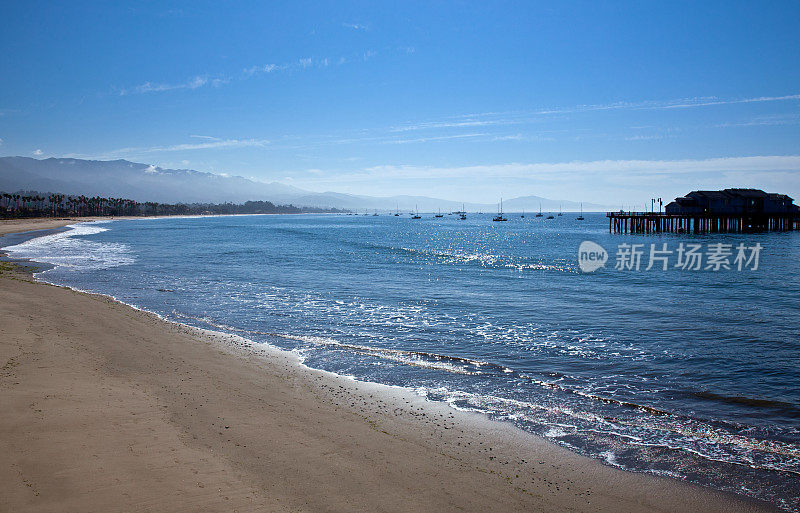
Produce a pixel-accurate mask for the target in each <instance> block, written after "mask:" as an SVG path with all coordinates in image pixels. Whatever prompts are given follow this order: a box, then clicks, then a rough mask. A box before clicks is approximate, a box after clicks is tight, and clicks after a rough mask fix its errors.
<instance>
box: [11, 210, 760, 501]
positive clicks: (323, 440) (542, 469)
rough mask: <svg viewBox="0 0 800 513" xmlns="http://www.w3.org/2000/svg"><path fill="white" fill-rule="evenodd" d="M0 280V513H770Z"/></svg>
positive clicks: (404, 396) (147, 317)
mask: <svg viewBox="0 0 800 513" xmlns="http://www.w3.org/2000/svg"><path fill="white" fill-rule="evenodd" d="M73 222H75V221H74V220H24V221H10V222H8V221H3V222H0V235H2V234H5V233H12V232H21V231H28V230H34V229H51V228H56V227H59V226H64V225H66V224H70V223H73ZM0 271H1V272H0V366H1V367H2V369H1V370H0V390H1V391H0V407H2V411H3V412H4V415H2V417H0V454H3V455H4V456H3V461H4V464H3V465H1V466H0V483H2V484H0V511H14V512H19V511H31V512H33V511H36V512H39V511H48V512H56V511H103V512H110V511H153V512H171V511H175V512H177V511H343V512H344V511H504V512H505V511H547V512H554V511H555V512H557V511H586V512H590V511H591V512H596V511H607V512H621V511H626V512H627V511H630V512H651V511H664V512H675V511H698V512H699V511H703V512H716V511H719V512H723V511H725V512H731V511H742V512H744V511H772V509H770V508H768V507H766V506H762V505H760V504H756V503H754V502H751V501H746V500H744V499H740V498H738V497H735V496H732V495H728V494H724V493H720V492H715V491H712V490H707V489H704V488H700V487H696V486H692V485H688V484H685V483H682V482H678V481H675V480H672V479H668V478H661V477H655V476H650V475H642V474H634V473H629V472H623V471H620V470H617V469H614V468H611V467H609V466H606V465H602V464H601V463H599V462H597V461H595V460H592V459H589V458H585V457H582V456H580V455H577V454H574V453H571V452H569V451H567V450H566V449H563V448H560V447H557V446H554V445H552V444H550V443H548V442H547V441H545V440H543V439H540V438H537V437H535V436H533V435H529V434H527V433H524V432H522V431H520V430H518V429H516V428H514V427H513V426H510V425H507V424H503V423H498V422H492V421H489V420H487V419H485V418H483V417H481V416H478V415H476V414H470V413H465V412H459V411H455V410H453V409H452V408H450V407H448V406H446V405H444V404H439V403H432V402H429V401H426V400H424V399H422V398H420V397H418V396H416V395H415V394H413V393H412V392H409V391H406V390H402V389H394V388H389V387H385V386H381V385H372V384H364V383H358V382H355V381H352V380H349V379H346V378H342V377H338V376H334V375H331V374H328V373H325V372H321V371H315V370H310V369H308V368H306V367H303V366H302V365H300V364H299V363H298V361H297V359H296V358H295V357H294V356H293V355H292V354H290V353H285V352H279V351H274V350H265V349H259V348H254V347H253V346H250V345H249V344H247V343H246V341H244V340H243V339H238V338H236V337H231V336H224V335H219V334H214V333H212V332H205V331H201V330H197V329H194V328H188V327H185V326H182V325H178V324H174V323H169V322H166V321H163V320H161V319H160V318H158V317H157V316H155V315H152V314H149V313H147V312H142V311H139V310H136V309H133V308H131V307H128V306H125V305H123V304H120V303H117V302H115V301H113V300H110V299H108V298H106V297H102V296H97V295H90V294H84V293H78V292H75V291H72V290H70V289H66V288H62V287H56V286H51V285H47V284H43V283H38V282H35V281H34V280H33V279H32V277H30V276H29V275H27V274H25V273H23V272H22V271H21V270H19V269H17V268H15V267H14V266H13V265H11V264H8V263H2V262H0Z"/></svg>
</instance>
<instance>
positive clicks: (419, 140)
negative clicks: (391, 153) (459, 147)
mask: <svg viewBox="0 0 800 513" xmlns="http://www.w3.org/2000/svg"><path fill="white" fill-rule="evenodd" d="M486 135H488V134H458V135H441V136H438V137H420V138H417V139H390V140H387V141H384V142H385V143H386V144H412V143H426V142H433V141H446V140H450V139H470V138H473V137H484V136H486Z"/></svg>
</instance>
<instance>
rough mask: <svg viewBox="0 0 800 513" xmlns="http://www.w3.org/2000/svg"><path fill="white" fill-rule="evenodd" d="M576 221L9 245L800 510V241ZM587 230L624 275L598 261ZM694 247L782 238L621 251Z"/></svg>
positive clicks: (83, 231) (298, 225) (353, 370)
mask: <svg viewBox="0 0 800 513" xmlns="http://www.w3.org/2000/svg"><path fill="white" fill-rule="evenodd" d="M576 215H577V214H574V213H565V214H564V216H562V217H556V218H555V219H552V220H547V219H544V218H536V217H534V216H533V215H531V214H528V215H527V216H526V218H524V219H522V218H520V216H519V214H508V215H507V216H508V218H509V221H508V222H505V223H492V222H491V217H492V216H491V215H476V214H471V215H469V218H468V220H466V221H459V220H458V218H457V216H445V217H444V218H440V219H435V218H433V216H432V215H431V214H426V215H423V219H420V220H412V219H410V218H409V216H407V215H404V216H401V217H395V216H386V215H382V216H377V217H375V216H343V215H341V216H333V215H318V216H312V215H295V216H241V217H238V216H237V217H207V218H171V219H147V220H134V221H124V222H107V223H93V224H87V225H81V226H79V227H77V228H76V229H73V230H71V231H68V232H64V233H60V234H56V235H50V236H46V237H42V238H39V239H33V240H31V241H28V242H25V243H23V244H21V245H18V246H14V247H12V248H6V251H8V252H9V254H10V255H11V256H12V257H17V258H30V259H33V260H36V261H39V262H49V263H52V264H55V265H56V267H54V268H53V269H50V270H48V271H45V272H44V273H42V274H40V275H39V276H40V278H42V279H44V280H46V281H48V282H52V283H57V284H62V285H69V286H72V287H75V288H78V289H84V290H91V291H96V292H101V293H105V294H110V295H112V296H114V297H115V298H117V299H119V300H120V301H123V302H125V303H129V304H132V305H135V306H137V307H141V308H144V309H147V310H150V311H154V312H157V313H159V314H161V315H163V316H164V317H166V318H169V319H172V320H175V321H179V322H183V323H187V324H190V325H194V326H198V327H203V328H212V329H215V330H219V331H225V332H230V333H236V334H239V335H242V336H244V337H246V338H249V339H251V340H253V341H255V342H260V343H269V344H273V345H275V346H278V347H281V348H284V349H289V350H295V351H297V352H298V353H300V354H301V355H302V357H303V358H304V361H305V364H306V365H309V366H311V367H315V368H321V369H326V370H329V371H332V372H336V373H339V374H343V375H348V376H353V377H355V378H357V379H362V380H368V381H375V382H380V383H386V384H392V385H400V386H404V387H410V388H412V389H415V390H417V391H418V393H420V394H423V395H426V396H428V397H429V398H431V399H433V400H441V401H447V402H448V403H450V404H451V405H452V406H453V407H455V408H459V409H469V410H475V411H480V412H484V413H486V414H488V415H490V416H492V417H494V418H497V419H500V420H505V421H508V422H513V423H514V424H516V425H517V426H519V427H521V428H522V429H525V430H528V431H530V432H533V433H536V434H539V435H542V436H545V437H547V438H548V439H550V440H552V441H553V442H555V443H558V444H561V445H564V446H567V447H570V448H572V449H573V450H575V451H578V452H580V453H583V454H587V455H589V456H591V457H594V458H598V459H601V460H603V461H605V462H606V463H608V464H611V465H614V466H618V467H621V468H625V469H632V470H637V471H647V472H653V473H657V474H663V475H669V476H674V477H677V478H682V479H687V480H690V481H692V482H697V483H701V484H704V485H709V486H712V487H715V488H719V489H724V490H729V491H733V492H737V493H742V494H745V495H748V496H751V497H757V498H760V499H764V500H767V501H769V502H771V503H773V504H776V505H779V506H781V507H783V508H785V509H789V510H797V509H798V507H799V506H798V504H799V503H798V500H800V499H799V498H800V484H798V483H799V482H800V479H798V477H800V388H798V386H797V384H798V383H800V358H798V354H800V353H798V349H799V348H800V318H798V313H800V297H798V294H797V291H798V289H800V278H798V276H797V273H796V267H795V266H796V265H797V262H798V260H800V258H799V257H800V249H798V247H800V246H799V245H798V242H800V234H798V233H762V234H709V235H685V234H665V235H659V236H632V235H610V234H608V225H607V221H606V218H605V216H604V215H602V214H587V215H586V221H583V222H580V221H577V220H576V219H575V217H576ZM584 240H592V241H594V242H597V243H599V244H600V245H602V246H603V247H604V248H605V249H606V250H608V252H609V254H610V257H611V260H610V261H609V262H608V264H607V265H606V267H605V268H604V269H600V270H598V271H597V272H594V273H591V274H585V273H581V272H580V270H579V268H578V262H577V249H578V246H579V245H580V243H581V242H582V241H584ZM681 242H684V243H702V244H708V243H717V242H724V243H729V244H733V245H734V246H735V245H737V244H739V243H745V244H747V245H753V244H755V243H760V244H761V245H762V246H763V248H764V249H763V250H762V252H761V256H760V264H759V268H758V269H757V270H742V271H737V270H736V269H735V268H734V269H731V270H721V271H719V272H712V271H689V270H681V269H675V268H673V267H672V266H670V269H668V270H667V271H662V270H660V267H658V266H657V269H656V268H654V269H651V270H650V271H645V270H644V267H646V261H645V262H644V263H645V265H643V266H642V270H640V271H622V270H615V269H614V261H613V258H614V254H615V253H616V249H617V246H618V244H621V243H643V244H645V245H646V248H649V245H650V244H651V243H655V244H657V245H658V246H660V245H661V244H663V243H667V244H668V246H669V247H670V248H671V249H675V248H676V247H677V246H678V244H679V243H681ZM673 262H674V260H673Z"/></svg>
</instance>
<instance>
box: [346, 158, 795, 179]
mask: <svg viewBox="0 0 800 513" xmlns="http://www.w3.org/2000/svg"><path fill="white" fill-rule="evenodd" d="M762 171H763V172H768V171H769V172H771V171H790V172H793V173H796V174H800V155H759V156H751V157H718V158H709V159H682V160H593V161H569V162H542V163H519V162H514V163H507V164H486V165H477V166H457V167H436V166H389V165H386V166H373V167H367V168H364V169H362V170H360V171H357V172H354V173H349V174H348V175H344V176H342V175H337V177H336V179H337V180H339V179H344V178H345V177H347V176H349V177H350V178H351V179H358V180H362V179H364V178H368V177H369V178H381V179H387V178H403V179H422V178H424V179H431V178H481V179H486V178H546V177H548V176H555V177H558V178H559V179H564V178H565V177H567V176H570V175H581V176H584V177H586V176H589V175H604V174H606V173H625V174H634V175H648V176H656V175H658V176H660V175H667V176H673V175H675V174H683V173H721V172H762Z"/></svg>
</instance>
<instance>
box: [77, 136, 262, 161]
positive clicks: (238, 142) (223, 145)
mask: <svg viewBox="0 0 800 513" xmlns="http://www.w3.org/2000/svg"><path fill="white" fill-rule="evenodd" d="M269 143H270V142H269V140H267V139H218V140H208V141H206V142H199V143H184V144H173V145H170V146H150V147H130V148H120V149H117V150H113V151H109V152H105V153H101V154H94V155H85V154H75V153H70V154H67V155H64V156H65V157H68V158H96V159H109V158H125V157H130V156H136V155H148V154H152V153H163V152H180V151H195V150H209V149H231V148H249V147H263V146H267V145H268V144H269Z"/></svg>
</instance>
